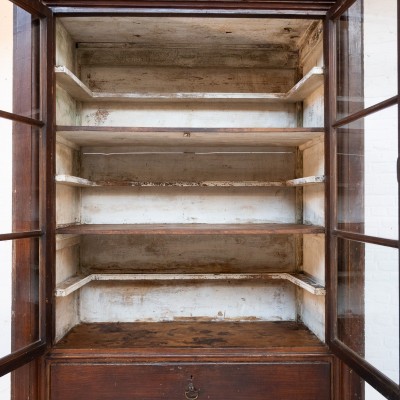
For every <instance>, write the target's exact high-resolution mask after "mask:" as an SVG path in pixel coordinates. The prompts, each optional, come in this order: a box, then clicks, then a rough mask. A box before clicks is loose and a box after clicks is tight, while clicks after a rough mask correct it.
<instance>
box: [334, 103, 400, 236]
mask: <svg viewBox="0 0 400 400" xmlns="http://www.w3.org/2000/svg"><path fill="white" fill-rule="evenodd" d="M397 129H398V128H397V106H394V107H389V108H387V109H385V110H383V111H380V112H377V113H374V114H371V115H370V116H368V117H366V118H362V119H359V120H357V121H355V122H353V123H351V124H349V125H345V126H343V127H342V128H339V129H338V131H337V133H338V134H337V168H338V170H337V173H338V188H337V195H338V221H337V226H338V229H343V230H347V231H351V232H359V233H365V234H366V235H371V236H379V237H384V238H389V239H397V238H398V207H399V205H398V183H397V156H398V150H397V148H398V147H397V146H398V145H397V142H398V133H397Z"/></svg>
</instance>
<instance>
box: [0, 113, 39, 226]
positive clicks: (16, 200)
mask: <svg viewBox="0 0 400 400" xmlns="http://www.w3.org/2000/svg"><path fill="white" fill-rule="evenodd" d="M0 135H1V146H0V160H1V167H2V168H0V182H1V191H0V209H1V213H0V233H7V232H20V231H29V230H35V229H38V227H39V204H38V203H39V182H38V179H39V158H38V157H39V155H38V151H39V135H40V130H39V128H36V127H31V126H29V125H26V124H20V123H16V122H12V121H9V120H6V119H2V118H0Z"/></svg>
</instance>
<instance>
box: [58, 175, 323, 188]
mask: <svg viewBox="0 0 400 400" xmlns="http://www.w3.org/2000/svg"><path fill="white" fill-rule="evenodd" d="M55 180H56V182H57V183H59V184H62V185H67V186H75V187H84V188H90V187H110V186H116V187H118V186H124V187H126V186H128V187H129V186H130V187H299V186H308V185H313V184H318V183H324V182H325V176H323V175H319V176H307V177H304V178H297V179H290V180H287V181H279V182H258V181H201V182H181V181H176V182H136V181H119V182H115V181H112V182H107V181H100V182H93V181H90V180H88V179H84V178H79V177H76V176H71V175H56V178H55Z"/></svg>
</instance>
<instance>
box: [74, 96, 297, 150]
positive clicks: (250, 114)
mask: <svg viewBox="0 0 400 400" xmlns="http://www.w3.org/2000/svg"><path fill="white" fill-rule="evenodd" d="M295 115H296V114H295V105H294V104H289V103H280V104H272V103H263V104H260V102H259V101H258V102H256V103H253V104H249V103H240V102H239V103H230V104H229V103H227V102H224V103H218V102H216V103H210V102H208V103H206V104H204V103H201V104H200V103H190V102H185V103H174V102H165V103H155V104H153V103H142V104H140V103H129V104H128V103H116V102H102V103H90V102H87V103H83V105H82V125H90V126H140V127H146V126H147V127H164V128H169V127H174V126H183V127H190V128H295V127H297V120H296V116H295ZM227 144H229V143H227Z"/></svg>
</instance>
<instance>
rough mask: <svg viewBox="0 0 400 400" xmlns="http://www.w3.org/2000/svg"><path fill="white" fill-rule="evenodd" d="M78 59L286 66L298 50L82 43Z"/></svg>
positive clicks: (293, 62)
mask: <svg viewBox="0 0 400 400" xmlns="http://www.w3.org/2000/svg"><path fill="white" fill-rule="evenodd" d="M78 46H79V47H78V50H77V54H78V63H79V65H83V66H119V67H120V66H124V67H133V66H136V67H140V66H142V67H146V66H153V67H165V66H175V67H186V68H194V67H197V68H199V67H202V68H221V67H225V68H226V67H228V68H272V69H277V68H280V69H282V68H285V69H295V68H297V64H298V52H297V50H290V49H287V48H286V47H284V48H283V47H282V46H281V45H268V44H266V45H263V46H262V47H260V46H258V45H253V46H251V45H232V44H230V45H229V44H226V45H224V48H223V49H221V48H218V47H216V46H215V45H214V46H213V45H197V44H195V43H193V44H191V46H190V47H188V45H187V44H182V45H179V44H172V45H171V44H170V45H168V44H166V45H165V46H162V47H160V46H157V45H155V44H149V45H148V46H141V45H138V44H136V43H126V42H124V43H99V42H96V43H79V44H78Z"/></svg>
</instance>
